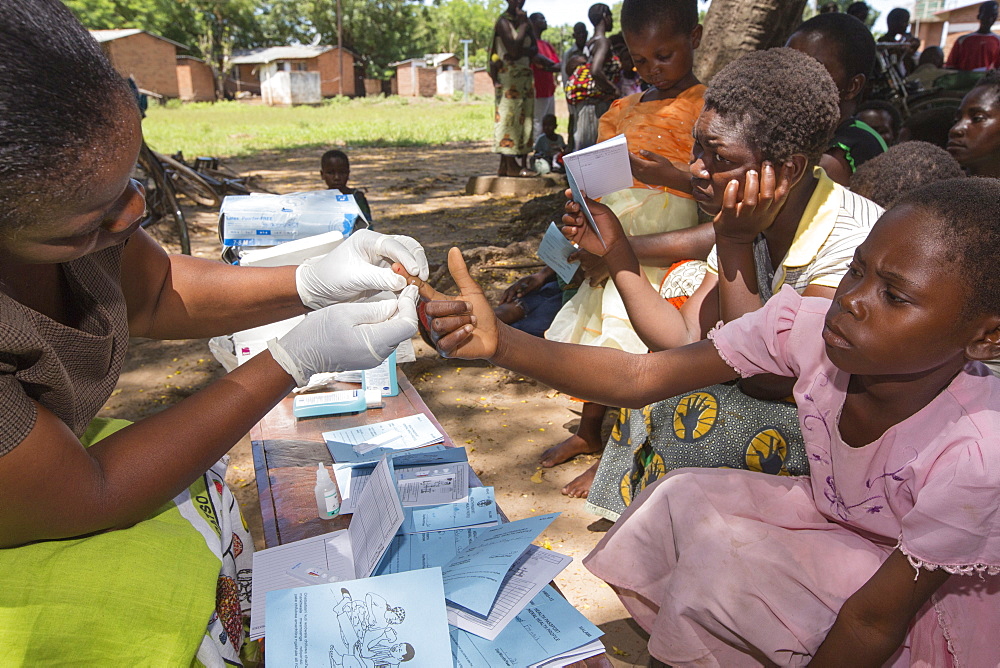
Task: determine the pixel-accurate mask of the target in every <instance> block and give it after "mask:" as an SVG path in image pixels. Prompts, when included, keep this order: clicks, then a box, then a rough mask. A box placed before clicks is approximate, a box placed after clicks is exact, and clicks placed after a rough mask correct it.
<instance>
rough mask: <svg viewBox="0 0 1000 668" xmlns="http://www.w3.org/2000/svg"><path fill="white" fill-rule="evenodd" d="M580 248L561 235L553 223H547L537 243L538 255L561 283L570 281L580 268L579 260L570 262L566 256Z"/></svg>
mask: <svg viewBox="0 0 1000 668" xmlns="http://www.w3.org/2000/svg"><path fill="white" fill-rule="evenodd" d="M578 250H580V249H579V248H578V247H577V246H576V245H575V244H573V242H571V241H570V240H569V239H567V238H566V237H564V236H563V233H562V232H560V231H559V228H558V227H556V224H555V223H549V227H548V229H547V230H545V236H543V237H542V242H541V243H540V244H538V257H539V259H541V261H542V262H544V263H545V264H547V265H548V266H549V268H550V269H552V271H554V272H556V275H557V276H559V278H561V279H562V280H563V283H572V282H573V276H574V275H576V271H577V269H579V268H580V261H579V260H577V261H576V262H570V261H569V260H568V259H567V258H568V257H569V256H570V255H572V254H573V253H575V252H576V251H578Z"/></svg>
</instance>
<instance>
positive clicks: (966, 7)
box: [913, 0, 983, 59]
mask: <svg viewBox="0 0 1000 668" xmlns="http://www.w3.org/2000/svg"><path fill="white" fill-rule="evenodd" d="M982 4H983V0H976V2H968V0H920V1H919V2H917V4H916V6H915V8H914V16H913V21H914V24H915V28H914V30H913V34H914V35H916V36H917V37H919V38H920V46H921V48H927V47H928V46H940V47H941V48H942V49H944V57H945V58H946V59H947V58H948V54H950V53H951V47H952V46H954V44H955V42H956V41H958V38H959V37H961V36H962V35H967V34H968V33H970V32H975V31H976V30H979V17H978V14H979V7H980V5H982Z"/></svg>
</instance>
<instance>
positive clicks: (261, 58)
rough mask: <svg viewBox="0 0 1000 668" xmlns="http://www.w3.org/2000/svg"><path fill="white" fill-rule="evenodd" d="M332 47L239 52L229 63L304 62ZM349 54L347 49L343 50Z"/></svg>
mask: <svg viewBox="0 0 1000 668" xmlns="http://www.w3.org/2000/svg"><path fill="white" fill-rule="evenodd" d="M335 48H337V47H334V46H311V45H304V46H267V47H262V48H259V49H250V50H249V51H240V52H238V53H237V55H234V56H233V57H232V59H230V61H229V62H231V63H232V64H233V65H262V64H264V63H270V62H272V61H274V60H306V59H309V58H315V57H316V56H318V55H320V54H323V53H326V52H327V51H330V50H332V49H335ZM344 51H347V52H348V53H350V52H349V51H348V50H347V49H344Z"/></svg>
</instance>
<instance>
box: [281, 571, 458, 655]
mask: <svg viewBox="0 0 1000 668" xmlns="http://www.w3.org/2000/svg"><path fill="white" fill-rule="evenodd" d="M266 608H267V615H268V618H270V619H271V623H270V624H269V625H268V629H267V663H268V665H274V666H283V667H288V668H306V667H307V666H308V667H312V668H316V667H319V666H322V667H323V668H365V667H371V666H398V665H401V664H402V665H404V666H414V667H417V666H428V667H431V666H433V667H435V668H438V667H441V666H450V665H451V649H450V642H449V637H448V620H447V617H446V615H445V609H444V591H443V588H442V584H441V569H439V568H428V569H424V570H419V571H407V572H405V573H394V574H391V575H380V576H377V577H370V578H364V579H360V580H349V581H346V582H337V583H334V584H321V585H314V586H311V587H299V588H296V589H283V590H280V591H272V592H268V593H267V601H266Z"/></svg>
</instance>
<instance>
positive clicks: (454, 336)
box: [420, 248, 498, 359]
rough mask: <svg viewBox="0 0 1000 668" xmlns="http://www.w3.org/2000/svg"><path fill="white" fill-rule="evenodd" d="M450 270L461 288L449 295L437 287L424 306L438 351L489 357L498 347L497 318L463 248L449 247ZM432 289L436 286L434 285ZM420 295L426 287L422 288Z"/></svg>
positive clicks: (446, 355)
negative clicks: (456, 295)
mask: <svg viewBox="0 0 1000 668" xmlns="http://www.w3.org/2000/svg"><path fill="white" fill-rule="evenodd" d="M448 271H450V272H451V276H452V278H454V279H455V284H456V285H457V286H458V289H459V291H460V295H459V297H449V296H447V295H444V294H441V293H440V292H437V291H436V290H434V291H433V292H434V295H435V296H433V297H432V298H431V299H433V301H430V302H428V303H427V304H426V306H425V311H426V313H427V315H428V316H429V318H430V323H429V327H428V328H429V329H430V331H431V334H432V336H434V337H435V338H436V343H437V348H438V352H439V353H441V355H443V356H444V357H458V358H460V359H489V358H490V357H492V356H493V355H494V353H496V350H497V336H498V334H497V328H498V324H497V320H496V316H494V315H493V308H492V307H491V306H490V303H489V302H488V301H486V296H485V295H484V294H483V289H482V288H481V287H479V284H478V283H476V282H475V281H474V280H472V277H471V276H469V269H468V267H466V266H465V259H464V258H463V257H462V252H461V251H460V250H458V249H457V248H452V249H451V250H450V251H448ZM431 290H433V289H431ZM420 295H421V297H423V296H424V291H423V290H421V292H420Z"/></svg>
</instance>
